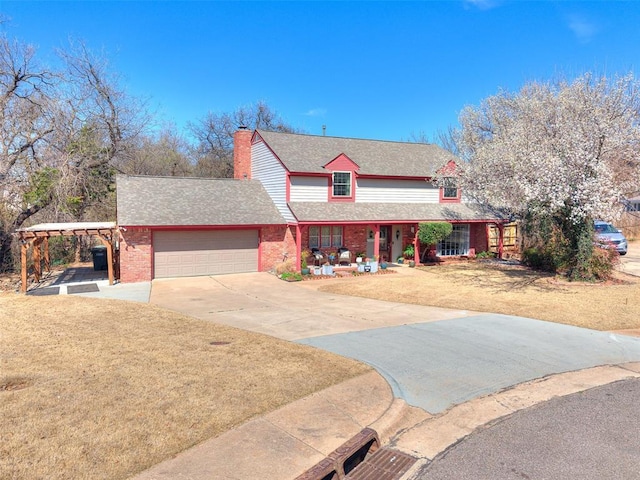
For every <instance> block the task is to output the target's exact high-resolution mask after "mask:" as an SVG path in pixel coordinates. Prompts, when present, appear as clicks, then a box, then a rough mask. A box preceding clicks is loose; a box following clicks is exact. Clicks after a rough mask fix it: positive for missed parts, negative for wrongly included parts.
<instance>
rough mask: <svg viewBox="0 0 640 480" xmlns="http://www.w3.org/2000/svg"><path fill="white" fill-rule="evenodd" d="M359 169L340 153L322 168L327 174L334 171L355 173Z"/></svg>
mask: <svg viewBox="0 0 640 480" xmlns="http://www.w3.org/2000/svg"><path fill="white" fill-rule="evenodd" d="M359 168H360V167H359V166H358V165H357V164H356V163H355V162H354V161H353V160H351V159H350V158H349V157H347V156H346V155H345V154H344V153H341V154H340V155H338V156H337V157H336V158H334V159H333V160H331V161H330V162H329V163H327V164H326V165H325V166H324V169H325V170H327V171H328V172H335V171H340V170H342V171H356V170H358V169H359Z"/></svg>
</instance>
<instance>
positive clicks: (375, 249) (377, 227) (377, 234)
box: [373, 223, 380, 260]
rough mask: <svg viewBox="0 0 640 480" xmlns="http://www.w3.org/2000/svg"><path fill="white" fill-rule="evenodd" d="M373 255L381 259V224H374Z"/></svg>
mask: <svg viewBox="0 0 640 480" xmlns="http://www.w3.org/2000/svg"><path fill="white" fill-rule="evenodd" d="M373 256H374V257H376V258H378V260H379V259H380V225H379V224H377V223H376V224H375V225H374V226H373Z"/></svg>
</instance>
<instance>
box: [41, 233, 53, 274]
mask: <svg viewBox="0 0 640 480" xmlns="http://www.w3.org/2000/svg"><path fill="white" fill-rule="evenodd" d="M42 248H43V250H44V269H45V270H46V271H47V272H51V259H50V258H49V237H44V238H43V239H42Z"/></svg>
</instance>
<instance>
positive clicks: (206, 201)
mask: <svg viewBox="0 0 640 480" xmlns="http://www.w3.org/2000/svg"><path fill="white" fill-rule="evenodd" d="M116 184H117V209H118V225H120V226H145V225H149V226H185V225H200V226H205V225H211V226H213V225H283V224H286V223H287V222H286V221H285V220H284V218H282V215H280V213H279V212H278V209H277V208H276V206H275V205H274V204H273V202H272V201H271V198H270V197H269V195H268V194H267V192H266V190H265V189H264V187H263V186H262V184H261V183H260V182H259V181H257V180H234V179H227V178H224V179H223V178H183V177H144V176H128V175H118V176H117V178H116Z"/></svg>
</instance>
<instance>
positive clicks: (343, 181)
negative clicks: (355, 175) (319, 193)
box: [332, 172, 352, 198]
mask: <svg viewBox="0 0 640 480" xmlns="http://www.w3.org/2000/svg"><path fill="white" fill-rule="evenodd" d="M351 175H352V173H351V172H333V182H332V183H333V196H334V197H347V198H348V197H351Z"/></svg>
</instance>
